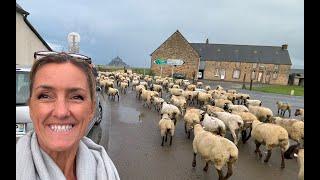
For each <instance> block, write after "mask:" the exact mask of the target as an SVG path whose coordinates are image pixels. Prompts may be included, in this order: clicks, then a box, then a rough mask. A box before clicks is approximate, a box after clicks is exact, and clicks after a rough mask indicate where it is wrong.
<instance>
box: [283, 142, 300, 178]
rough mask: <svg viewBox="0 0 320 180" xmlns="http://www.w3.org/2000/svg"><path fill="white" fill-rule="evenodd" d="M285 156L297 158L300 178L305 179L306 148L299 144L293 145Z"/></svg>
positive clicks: (286, 157)
mask: <svg viewBox="0 0 320 180" xmlns="http://www.w3.org/2000/svg"><path fill="white" fill-rule="evenodd" d="M284 158H285V159H293V158H297V160H298V166H299V173H298V179H299V180H304V148H301V147H300V146H299V145H297V144H295V145H292V146H290V147H289V149H288V150H287V151H286V152H285V153H284Z"/></svg>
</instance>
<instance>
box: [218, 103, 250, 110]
mask: <svg viewBox="0 0 320 180" xmlns="http://www.w3.org/2000/svg"><path fill="white" fill-rule="evenodd" d="M223 109H224V110H225V111H229V112H230V111H238V112H249V109H248V108H247V107H246V106H244V105H233V104H230V103H226V104H224V107H223Z"/></svg>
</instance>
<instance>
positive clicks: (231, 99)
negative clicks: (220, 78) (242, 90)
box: [222, 92, 237, 104]
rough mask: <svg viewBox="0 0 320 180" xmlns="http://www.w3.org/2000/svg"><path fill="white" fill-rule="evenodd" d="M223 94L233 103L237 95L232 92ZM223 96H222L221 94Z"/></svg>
mask: <svg viewBox="0 0 320 180" xmlns="http://www.w3.org/2000/svg"><path fill="white" fill-rule="evenodd" d="M225 96H227V99H228V100H230V101H231V102H232V103H233V104H235V100H236V97H237V95H236V94H233V93H229V92H228V93H226V94H225ZM222 97H223V96H222Z"/></svg>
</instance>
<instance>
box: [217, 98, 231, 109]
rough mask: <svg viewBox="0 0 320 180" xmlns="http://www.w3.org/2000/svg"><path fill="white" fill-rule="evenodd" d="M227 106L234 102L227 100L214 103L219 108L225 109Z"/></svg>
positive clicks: (218, 100)
mask: <svg viewBox="0 0 320 180" xmlns="http://www.w3.org/2000/svg"><path fill="white" fill-rule="evenodd" d="M225 104H232V102H231V101H230V100H227V99H214V100H213V101H212V105H213V106H216V107H219V108H224V106H225Z"/></svg>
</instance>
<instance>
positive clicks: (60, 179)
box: [16, 132, 120, 180]
mask: <svg viewBox="0 0 320 180" xmlns="http://www.w3.org/2000/svg"><path fill="white" fill-rule="evenodd" d="M76 158H77V159H76V176H77V180H91V179H92V180H103V179H106V180H119V179H120V177H119V174H118V171H117V169H116V167H115V166H114V164H113V162H112V160H111V159H110V158H109V156H108V154H107V152H106V151H105V149H104V148H103V147H102V146H100V145H97V144H95V143H94V142H93V141H92V140H91V139H89V138H87V137H83V138H82V139H81V141H80V143H79V149H78V153H77V156H76ZM16 179H17V180H20V179H23V180H35V179H45V180H49V179H54V180H65V179H66V178H65V176H64V174H63V172H62V171H61V170H60V168H59V167H58V166H57V164H56V163H55V162H54V161H53V160H52V159H51V157H50V156H49V155H48V154H47V153H46V152H45V151H43V150H42V149H41V148H40V147H39V144H38V141H37V137H36V133H34V132H29V133H28V134H26V135H25V136H23V137H21V138H20V139H19V141H18V143H17V144H16Z"/></svg>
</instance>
